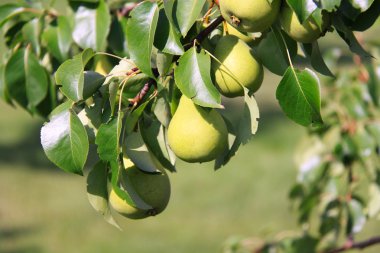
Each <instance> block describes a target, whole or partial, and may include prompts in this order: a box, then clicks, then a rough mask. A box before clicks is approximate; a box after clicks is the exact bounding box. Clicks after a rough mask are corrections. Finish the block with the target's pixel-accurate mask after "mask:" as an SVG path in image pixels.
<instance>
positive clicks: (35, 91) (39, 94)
mask: <svg viewBox="0 0 380 253" xmlns="http://www.w3.org/2000/svg"><path fill="white" fill-rule="evenodd" d="M24 64H25V65H24V68H25V82H26V83H25V86H26V97H27V98H28V106H29V107H30V108H33V107H35V106H37V105H38V104H39V103H40V102H41V101H42V100H43V99H44V98H45V97H46V95H47V92H48V85H49V81H48V76H47V74H46V71H45V68H44V67H42V66H41V65H40V63H39V62H38V59H37V57H36V56H35V55H34V54H33V53H32V52H30V50H28V49H27V50H25V55H24Z"/></svg>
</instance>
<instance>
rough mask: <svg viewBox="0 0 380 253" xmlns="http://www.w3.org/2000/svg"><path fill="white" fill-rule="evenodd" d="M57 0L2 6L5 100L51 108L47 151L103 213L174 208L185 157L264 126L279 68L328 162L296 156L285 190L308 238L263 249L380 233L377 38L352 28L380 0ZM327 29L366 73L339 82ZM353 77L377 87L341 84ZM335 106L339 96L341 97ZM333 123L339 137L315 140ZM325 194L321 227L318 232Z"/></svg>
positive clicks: (325, 246)
mask: <svg viewBox="0 0 380 253" xmlns="http://www.w3.org/2000/svg"><path fill="white" fill-rule="evenodd" d="M54 2H55V1H46V0H36V1H7V3H4V4H3V3H2V4H1V5H0V32H1V34H2V36H1V38H2V39H0V51H1V54H0V97H1V98H2V99H3V100H4V101H5V102H6V103H8V104H10V105H17V106H19V107H21V108H23V109H24V110H26V111H28V112H29V113H30V114H31V115H35V116H40V117H43V118H44V119H45V120H46V123H45V124H44V125H43V126H42V128H41V144H42V148H43V150H44V152H45V154H46V156H47V158H48V159H49V160H50V161H51V162H52V163H53V164H55V165H56V166H58V167H59V168H61V169H62V170H64V171H66V172H69V173H74V174H78V175H81V176H85V177H86V178H87V192H88V199H89V202H90V204H91V205H92V206H93V207H94V209H95V210H96V211H97V212H99V213H100V214H102V215H103V216H104V218H105V220H106V221H107V222H109V223H111V224H112V225H115V226H118V225H117V223H116V222H115V220H114V218H113V215H115V213H119V214H121V215H123V216H124V217H126V218H131V219H141V218H147V217H150V216H155V215H157V214H159V213H161V212H162V211H164V209H165V208H166V206H167V205H168V203H169V198H170V191H171V188H170V181H169V176H168V174H170V173H173V172H175V171H176V160H177V159H180V160H183V161H185V162H188V163H201V162H212V163H213V166H214V169H215V170H217V169H220V168H222V167H223V166H224V165H226V164H227V163H228V162H229V161H230V160H231V159H232V158H233V157H234V156H235V155H236V154H237V152H238V150H239V148H240V147H241V146H242V145H244V144H246V143H248V142H249V141H250V139H251V138H253V136H254V135H255V134H256V131H257V129H258V127H259V107H258V105H257V103H256V100H255V96H256V92H257V91H258V90H259V89H260V87H261V86H262V82H263V79H264V75H265V74H266V73H268V72H271V73H273V74H275V75H279V76H281V77H282V79H281V81H280V82H279V84H278V86H277V90H276V94H275V95H276V98H277V100H278V103H279V105H280V107H281V109H282V110H283V112H284V114H285V115H286V116H287V117H288V118H289V119H291V120H292V121H294V122H295V123H297V124H300V125H302V126H305V127H306V128H308V129H309V133H310V136H314V137H313V138H311V139H312V140H311V141H309V142H308V144H307V148H303V149H302V150H301V151H300V152H299V154H303V153H306V154H304V155H302V158H300V163H299V166H300V167H302V166H306V167H307V166H309V167H310V166H311V165H308V163H307V162H310V160H312V159H316V158H315V157H319V158H320V160H318V161H319V162H320V164H318V165H319V167H318V166H317V167H318V168H319V169H316V170H306V169H304V170H302V169H301V170H300V171H301V176H300V178H302V179H304V180H303V181H301V182H299V183H298V184H297V185H295V186H294V188H292V190H291V194H290V197H291V199H293V200H296V201H299V202H300V203H301V204H300V205H299V210H298V211H299V212H300V224H301V225H302V228H304V231H303V235H302V236H300V237H292V238H286V239H284V240H282V241H279V242H275V243H271V242H268V243H264V244H263V246H262V247H261V248H259V249H255V250H253V251H254V252H317V251H318V252H319V251H320V252H342V251H344V250H346V249H351V248H355V247H357V248H364V247H367V246H371V245H373V244H376V243H378V242H380V239H379V238H378V237H374V238H372V239H369V240H368V241H364V242H355V241H354V239H353V237H354V235H355V234H357V233H359V232H360V231H361V229H362V227H363V224H364V223H365V221H366V220H367V219H369V218H375V217H378V216H379V215H380V198H379V195H380V183H379V182H380V181H379V175H380V171H379V168H378V166H377V165H376V161H377V162H378V154H379V151H378V150H379V146H380V142H379V137H380V127H379V122H380V121H379V113H378V110H379V105H380V102H379V87H380V74H379V71H378V68H379V65H378V63H377V62H376V61H375V60H373V59H374V58H373V56H374V55H379V54H378V50H379V49H378V48H377V49H376V45H374V46H373V49H370V48H371V47H370V46H368V47H367V46H363V41H362V40H360V39H357V37H356V36H357V33H356V32H363V31H366V30H368V29H370V28H372V27H374V24H375V23H376V20H377V19H378V16H379V14H380V0H369V1H364V2H363V1H355V0H350V1H341V0H324V1H311V0H303V1H299V0H241V1H238V0H157V1H155V0H144V1H129V0H67V1H60V2H59V3H58V1H56V3H54ZM57 4H59V5H60V6H58V7H57ZM326 33H336V34H337V35H338V36H339V37H340V38H341V39H342V40H343V42H344V43H346V44H347V46H348V48H349V49H350V51H351V55H354V56H353V57H354V59H355V63H356V64H359V65H360V68H359V69H356V71H359V73H356V74H352V75H351V76H349V77H346V76H345V78H346V79H344V78H343V77H342V76H344V75H343V74H341V73H340V72H339V71H338V70H334V71H332V70H330V67H331V66H333V65H334V63H337V62H338V60H339V59H338V58H337V57H336V56H334V53H331V54H332V55H333V56H332V55H331V54H330V55H323V54H322V53H321V50H320V49H319V45H318V40H319V39H320V38H322V37H324V36H325V35H326ZM377 46H378V45H377ZM367 50H371V51H370V52H371V53H369V52H368V51H367ZM326 62H327V63H326ZM331 69H332V68H331ZM346 74H347V73H346ZM326 80H330V81H326ZM331 80H332V81H331ZM347 80H348V81H347ZM349 81H352V83H362V84H366V86H365V87H366V88H363V87H364V86H360V85H359V86H358V85H353V86H352V87H350V86H348V87H345V88H342V87H341V86H342V85H341V83H344V82H349ZM324 82H326V83H330V88H331V86H333V85H336V86H337V87H336V88H335V89H333V90H334V91H332V93H334V92H336V93H337V95H336V97H331V96H330V95H331V94H330V93H329V94H328V95H325V94H323V93H322V92H321V83H324ZM322 102H323V103H322ZM336 103H339V104H338V105H340V104H341V105H342V107H343V109H342V110H339V111H337V112H335V111H334V110H332V109H331V108H333V107H334V106H333V105H336ZM231 104H235V106H233V107H232V106H231ZM322 105H323V107H322ZM329 105H330V106H329ZM367 107H368V108H367ZM237 108H238V109H237ZM346 110H347V112H346ZM346 119H350V120H346ZM352 122H354V123H352ZM350 123H351V124H350ZM334 129H335V130H334ZM333 130H334V131H335V132H334V131H333ZM331 136H333V137H335V138H333V140H334V149H332V150H329V149H327V148H326V150H320V149H318V148H316V149H313V147H320V146H321V145H322V144H321V143H323V141H324V140H326V139H328V138H332V137H331ZM322 146H323V145H322ZM309 148H310V149H311V150H312V151H308V150H309ZM310 153H312V154H313V155H314V156H309V154H310ZM369 153H370V154H369ZM305 157H306V158H307V159H306V158H305ZM321 157H323V159H322V158H321ZM312 161H314V160H312ZM322 161H323V162H322ZM305 164H306V165H305ZM355 164H360V165H362V166H364V167H365V168H367V169H368V173H367V175H370V177H369V178H370V180H369V181H370V184H369V185H370V188H369V190H368V194H367V195H366V196H365V197H366V198H359V197H357V196H356V192H355V184H356V181H355V179H354V178H355V177H354V176H353V174H355V175H356V172H355V171H354V165H355ZM339 166H340V167H339ZM309 167H307V168H309ZM302 168H304V167H302ZM313 168H314V167H313ZM330 168H338V169H335V170H333V171H334V172H336V173H328V172H329V169H330ZM339 169H340V170H339ZM331 170H332V169H331ZM305 171H309V172H310V171H313V172H315V173H316V174H307V173H306V172H305ZM338 172H340V173H341V174H339V173H338ZM302 173H303V174H302ZM337 173H338V174H339V175H345V176H347V175H348V176H347V177H348V186H347V187H346V188H345V189H349V190H347V192H344V194H342V195H339V194H338V193H336V194H335V195H333V197H332V198H330V199H328V202H327V203H325V202H323V203H321V202H322V200H321V199H322V196H325V195H324V194H326V192H325V190H326V188H328V187H330V188H331V185H332V184H333V183H334V182H336V180H335V179H336V177H337V175H338V174H337ZM342 177H344V176H342ZM346 183H347V182H346ZM172 204H173V205H175V203H172ZM318 207H319V208H322V210H324V212H323V215H321V216H320V223H321V225H320V226H321V227H320V231H319V233H318V234H317V235H312V234H311V232H310V231H309V230H308V229H307V228H308V227H309V226H308V224H309V223H308V222H309V221H310V219H311V218H310V217H311V214H312V210H315V209H317V208H318ZM337 213H338V214H339V215H338V214H337ZM334 215H335V216H334ZM337 215H338V216H337ZM363 221H364V223H363ZM305 224H306V225H305ZM305 228H306V229H305ZM328 236H330V237H328ZM334 236H335V237H334ZM342 236H344V237H345V238H347V241H348V242H349V243H350V245H351V246H350V247H346V248H343V250H342V248H339V247H338V242H337V240H334V239H336V238H338V237H342ZM331 238H333V239H332V240H331ZM329 239H330V240H329Z"/></svg>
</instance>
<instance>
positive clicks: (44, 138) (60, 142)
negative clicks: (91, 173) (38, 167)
mask: <svg viewBox="0 0 380 253" xmlns="http://www.w3.org/2000/svg"><path fill="white" fill-rule="evenodd" d="M41 143H42V147H43V149H44V151H45V154H46V156H47V157H48V158H49V160H50V161H52V162H53V163H54V164H55V165H57V166H58V167H59V168H61V169H63V170H65V171H67V172H72V173H76V174H79V175H83V172H82V170H83V167H84V164H85V162H86V159H87V155H88V150H89V144H88V138H87V133H86V129H85V128H84V126H83V125H82V123H81V121H80V119H79V118H78V116H77V115H76V114H75V113H74V112H73V111H72V110H71V109H69V110H64V111H62V112H61V113H59V114H56V115H53V116H52V118H51V120H50V122H48V123H46V124H45V125H44V126H43V127H42V129H41Z"/></svg>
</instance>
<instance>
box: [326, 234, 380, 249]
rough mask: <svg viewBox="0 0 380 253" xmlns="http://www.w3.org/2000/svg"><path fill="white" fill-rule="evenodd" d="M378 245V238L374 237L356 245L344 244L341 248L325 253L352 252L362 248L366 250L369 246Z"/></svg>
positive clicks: (379, 241) (379, 238)
mask: <svg viewBox="0 0 380 253" xmlns="http://www.w3.org/2000/svg"><path fill="white" fill-rule="evenodd" d="M379 243H380V236H375V237H372V238H370V239H367V240H364V241H361V242H356V243H354V242H348V243H346V244H344V245H343V246H342V247H340V248H336V249H332V250H329V251H326V253H339V252H344V251H348V250H352V249H360V250H362V249H364V248H367V247H369V246H372V245H375V244H379Z"/></svg>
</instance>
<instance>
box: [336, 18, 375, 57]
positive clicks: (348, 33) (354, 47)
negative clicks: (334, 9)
mask: <svg viewBox="0 0 380 253" xmlns="http://www.w3.org/2000/svg"><path fill="white" fill-rule="evenodd" d="M332 24H333V26H334V27H335V29H336V30H337V32H338V34H339V36H340V37H341V38H342V39H343V40H344V41H345V42H346V43H347V45H348V46H349V47H350V50H351V51H352V52H353V53H355V54H358V55H359V56H361V57H372V56H371V55H370V54H369V53H368V52H367V51H365V50H364V49H363V47H362V46H361V44H360V43H359V42H358V40H357V39H356V37H355V35H354V33H353V32H352V30H351V29H350V28H349V27H347V26H346V25H345V24H344V22H343V21H342V18H341V17H340V16H338V15H333V18H332Z"/></svg>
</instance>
